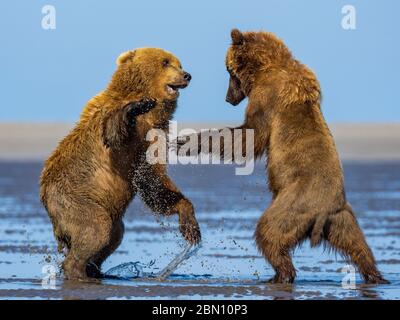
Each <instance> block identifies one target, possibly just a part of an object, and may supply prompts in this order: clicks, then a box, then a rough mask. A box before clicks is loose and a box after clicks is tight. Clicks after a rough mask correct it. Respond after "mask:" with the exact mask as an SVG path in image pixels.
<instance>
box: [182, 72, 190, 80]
mask: <svg viewBox="0 0 400 320" xmlns="http://www.w3.org/2000/svg"><path fill="white" fill-rule="evenodd" d="M183 79H184V80H185V81H187V82H189V81H190V80H192V76H191V75H190V73H189V72H186V71H184V72H183Z"/></svg>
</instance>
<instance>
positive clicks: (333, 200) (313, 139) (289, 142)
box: [180, 29, 387, 283]
mask: <svg viewBox="0 0 400 320" xmlns="http://www.w3.org/2000/svg"><path fill="white" fill-rule="evenodd" d="M231 37H232V45H231V47H230V48H229V49H228V52H227V56H226V67H227V70H228V72H229V74H230V80H229V88H228V92H227V96H226V101H227V102H229V103H231V104H232V105H237V104H239V103H240V102H241V101H242V100H243V99H244V98H245V97H248V104H247V108H246V115H245V120H244V123H243V124H242V125H241V126H240V127H238V128H234V129H236V130H237V129H239V130H240V129H242V130H243V132H242V137H244V138H243V139H242V141H241V142H239V143H242V144H244V143H245V142H246V137H245V136H246V129H253V130H254V156H255V157H261V156H263V155H266V156H267V170H268V178H269V188H270V191H271V192H272V195H273V197H272V203H271V205H270V206H269V208H268V209H266V211H265V212H264V214H263V215H262V217H261V218H260V220H259V222H258V225H257V227H256V231H255V240H256V243H257V246H258V248H259V250H260V251H261V252H262V254H263V255H264V256H265V258H266V259H267V260H268V262H269V263H270V264H271V265H272V267H273V268H274V270H275V272H276V274H275V276H274V277H273V278H272V279H271V280H270V282H272V283H292V282H293V281H294V278H295V276H296V271H295V268H294V266H293V264H292V259H291V255H290V253H291V250H292V249H293V248H295V247H296V246H297V245H298V244H300V243H301V242H302V241H304V240H306V239H307V238H309V239H310V240H311V245H312V246H316V245H318V244H320V243H322V242H324V243H325V244H326V245H328V246H330V247H331V248H333V249H334V250H337V251H338V252H340V253H341V254H342V255H343V256H345V257H346V258H349V259H350V260H351V261H352V262H353V263H354V264H355V265H356V266H357V267H358V269H359V271H360V273H361V275H362V276H363V278H364V280H365V281H366V282H367V283H387V281H386V280H385V279H384V278H383V277H382V275H381V274H380V272H379V271H378V269H377V267H376V263H375V260H374V256H373V254H372V252H371V249H370V248H369V247H368V245H367V243H366V241H365V238H364V235H363V233H362V231H361V229H360V227H359V225H358V223H357V221H356V218H355V215H354V213H353V211H352V208H351V207H350V204H349V203H348V202H347V201H346V195H345V190H344V181H343V172H342V167H341V164H340V161H339V157H338V154H337V151H336V147H335V143H334V141H333V138H332V135H331V133H330V131H329V129H328V126H327V124H326V123H325V120H324V117H323V115H322V113H321V108H320V100H321V91H320V86H319V83H318V81H317V79H316V77H315V75H314V73H313V72H312V71H311V70H310V69H308V67H306V66H305V65H303V64H301V63H300V62H299V61H297V60H295V59H294V58H293V56H292V54H291V52H290V51H289V50H288V48H287V47H286V46H285V44H284V43H283V42H282V41H281V40H279V39H278V38H276V37H275V36H274V35H273V34H271V33H268V32H244V33H241V32H240V31H239V30H237V29H234V30H232V32H231ZM232 130H233V129H232ZM196 140H198V141H201V139H196ZM183 141H185V139H183ZM208 144H209V146H210V147H209V149H208V150H202V143H201V142H200V143H199V144H198V145H197V147H196V149H197V151H198V152H212V147H211V143H210V142H208ZM180 145H182V142H181V143H180ZM230 147H231V146H230ZM224 148H225V150H226V148H227V146H224V144H223V141H221V143H220V156H223V155H224V154H225V152H224ZM230 150H231V149H230ZM242 150H246V148H245V147H244V146H242ZM232 156H234V155H232Z"/></svg>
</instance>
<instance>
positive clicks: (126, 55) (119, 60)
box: [117, 50, 135, 66]
mask: <svg viewBox="0 0 400 320" xmlns="http://www.w3.org/2000/svg"><path fill="white" fill-rule="evenodd" d="M134 56H135V51H134V50H129V51H125V52H123V53H121V54H120V55H119V57H118V58H117V66H119V65H121V64H123V63H125V62H126V61H128V60H129V59H132V58H133V57H134Z"/></svg>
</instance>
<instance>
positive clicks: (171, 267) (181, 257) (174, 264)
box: [157, 244, 200, 280]
mask: <svg viewBox="0 0 400 320" xmlns="http://www.w3.org/2000/svg"><path fill="white" fill-rule="evenodd" d="M192 247H193V246H192V245H191V244H187V245H186V247H185V249H184V250H183V251H182V252H181V253H180V254H178V255H177V256H176V257H175V259H173V260H172V261H171V262H170V263H169V264H168V265H167V266H166V267H165V268H164V269H163V270H161V272H160V273H159V274H158V276H157V279H158V280H165V279H166V278H168V277H169V276H170V275H171V274H172V273H173V272H174V271H175V270H176V269H177V268H178V266H179V265H180V264H181V263H182V262H183V261H185V260H187V259H189V258H190V257H191V256H193V255H194V254H196V253H197V251H198V250H199V248H200V245H198V246H196V247H194V249H193V250H190V249H192Z"/></svg>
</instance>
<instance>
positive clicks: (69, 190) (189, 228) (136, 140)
mask: <svg viewBox="0 0 400 320" xmlns="http://www.w3.org/2000/svg"><path fill="white" fill-rule="evenodd" d="M117 65H118V66H117V70H116V72H115V73H114V75H113V76H112V79H111V81H110V83H109V85H108V87H107V88H106V89H105V90H104V91H103V92H101V93H100V94H98V95H97V96H95V97H94V98H92V99H91V100H90V101H89V102H88V104H87V105H86V107H85V108H84V110H83V112H82V114H81V117H80V121H79V122H78V124H77V125H76V126H75V128H74V129H73V130H72V131H71V133H70V134H69V135H68V136H67V137H66V138H64V139H63V140H62V141H61V142H60V144H59V145H58V147H57V149H56V150H55V151H54V152H53V154H52V155H51V156H50V158H49V159H48V160H47V161H46V162H45V166H44V169H43V172H42V175H41V180H40V198H41V201H42V203H43V205H44V206H45V208H46V210H47V212H48V214H49V217H50V219H51V221H52V224H53V228H54V234H55V237H56V239H57V241H58V244H59V250H60V251H65V253H66V257H65V260H64V262H63V265H62V267H63V270H64V274H65V276H66V278H67V279H80V280H85V279H88V278H90V277H99V276H101V273H100V267H101V264H102V263H103V261H104V260H105V259H106V258H107V257H108V256H109V255H110V254H112V253H113V252H114V251H115V249H116V248H117V247H118V246H119V244H120V243H121V240H122V236H123V233H124V224H123V222H122V218H123V215H124V212H125V210H126V208H127V206H128V205H129V203H130V202H131V200H132V199H133V197H134V196H135V195H136V193H139V194H140V196H141V198H142V200H143V201H144V202H145V203H146V205H147V206H149V207H150V208H151V209H152V210H153V211H155V212H157V213H160V214H164V215H171V214H174V213H177V214H178V215H179V224H180V231H181V233H182V235H183V237H184V238H185V239H186V240H187V241H188V242H190V243H191V244H197V243H198V242H199V241H200V237H201V236H200V229H199V225H198V223H197V221H196V218H195V215H194V209H193V205H192V203H191V202H190V201H189V200H188V199H187V198H186V197H185V196H184V195H183V194H182V193H181V192H180V191H179V189H178V188H177V187H176V186H175V185H174V183H173V182H172V181H171V180H170V178H169V177H168V175H167V170H166V165H164V164H149V163H148V162H147V161H146V150H147V149H148V147H149V146H150V144H151V142H149V141H147V140H146V134H147V132H148V131H149V130H151V129H153V128H157V129H162V130H165V131H166V130H167V129H168V123H169V120H171V118H172V115H173V113H174V111H175V109H176V106H177V98H178V96H179V89H180V88H185V87H186V86H187V85H188V83H189V82H190V80H191V76H190V74H189V73H187V72H185V71H183V70H182V66H181V63H180V62H179V60H178V59H177V58H176V57H175V56H174V55H172V54H171V53H169V52H166V51H164V50H162V49H156V48H141V49H136V50H132V51H128V52H125V53H123V54H122V55H120V56H119V58H118V59H117ZM63 249H65V250H63Z"/></svg>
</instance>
